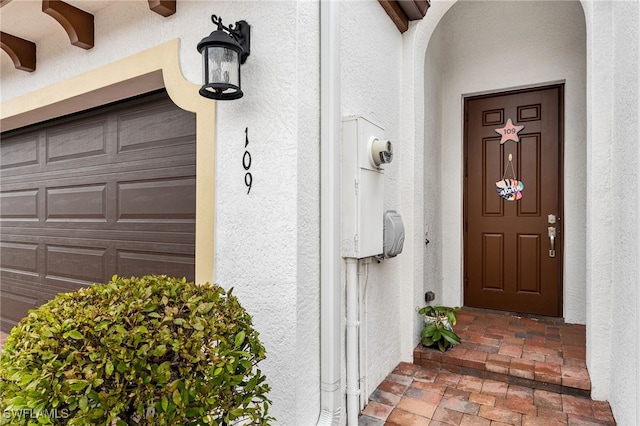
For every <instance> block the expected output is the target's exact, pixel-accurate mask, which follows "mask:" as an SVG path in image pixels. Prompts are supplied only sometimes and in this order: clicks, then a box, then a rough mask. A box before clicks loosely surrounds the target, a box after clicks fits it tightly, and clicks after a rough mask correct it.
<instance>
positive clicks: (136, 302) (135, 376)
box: [0, 276, 274, 426]
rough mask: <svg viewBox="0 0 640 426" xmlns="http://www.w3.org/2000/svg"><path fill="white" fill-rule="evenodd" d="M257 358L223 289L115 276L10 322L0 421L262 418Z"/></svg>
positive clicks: (253, 421) (0, 359) (260, 421)
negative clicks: (14, 323)
mask: <svg viewBox="0 0 640 426" xmlns="http://www.w3.org/2000/svg"><path fill="white" fill-rule="evenodd" d="M264 357H265V349H264V346H263V345H262V344H261V343H260V341H259V339H258V333H257V332H256V331H255V330H254V329H253V327H252V321H251V316H250V315H249V314H248V313H247V312H246V311H245V310H244V308H243V307H242V306H241V305H240V304H239V302H238V300H237V299H236V297H235V296H233V295H232V291H229V292H226V291H225V290H224V289H222V288H220V287H219V286H216V285H211V284H204V285H196V284H194V283H192V282H187V281H186V280H185V279H175V278H168V277H166V276H145V277H142V278H131V279H125V278H121V277H118V276H114V277H113V278H112V280H111V282H109V283H107V284H100V285H93V286H91V287H88V288H83V289H80V290H78V291H75V292H71V293H65V294H60V295H58V296H57V297H55V298H54V299H53V300H51V301H50V302H48V303H46V304H44V305H42V306H40V307H39V308H38V309H35V310H32V311H30V312H29V314H28V316H27V317H25V318H24V319H23V320H22V321H21V322H20V323H19V324H18V325H17V326H16V327H14V328H13V330H12V331H11V333H10V335H9V337H8V338H7V341H6V345H5V348H4V351H3V352H2V355H1V356H0V411H2V412H3V413H2V414H0V416H1V417H2V418H1V419H0V424H12V425H36V424H38V425H40V424H42V425H45V424H50V425H58V424H68V425H109V426H111V425H117V426H126V425H178V424H180V425H218V426H223V425H231V424H243V425H245V424H247V425H268V424H269V423H270V421H272V420H274V419H273V418H272V417H269V415H268V410H269V406H270V404H271V401H270V400H269V399H268V397H267V393H268V392H269V390H270V388H269V386H268V384H267V383H266V377H265V376H264V375H263V374H262V372H261V371H260V370H259V369H258V368H257V366H256V364H257V363H258V362H259V361H261V360H262V359H264Z"/></svg>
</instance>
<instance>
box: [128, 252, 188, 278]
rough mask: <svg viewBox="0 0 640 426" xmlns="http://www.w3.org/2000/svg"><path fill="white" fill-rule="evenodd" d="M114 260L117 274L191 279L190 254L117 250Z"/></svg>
mask: <svg viewBox="0 0 640 426" xmlns="http://www.w3.org/2000/svg"><path fill="white" fill-rule="evenodd" d="M116 261H117V266H116V269H117V274H118V275H120V276H123V277H129V276H143V275H148V274H164V275H169V276H174V277H178V278H182V277H186V278H187V279H189V280H193V270H194V268H195V263H194V258H193V256H192V255H185V254H182V255H181V254H177V253H173V254H172V253H163V252H156V253H153V252H143V251H128V250H118V252H117V257H116Z"/></svg>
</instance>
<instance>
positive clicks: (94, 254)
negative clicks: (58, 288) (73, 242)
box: [45, 245, 107, 283]
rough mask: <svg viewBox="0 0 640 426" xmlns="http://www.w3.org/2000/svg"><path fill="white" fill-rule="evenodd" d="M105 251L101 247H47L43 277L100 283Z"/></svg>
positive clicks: (103, 273)
mask: <svg viewBox="0 0 640 426" xmlns="http://www.w3.org/2000/svg"><path fill="white" fill-rule="evenodd" d="M106 251H107V250H106V248H103V247H78V246H56V245H47V246H46V247H45V277H46V278H47V279H63V280H64V279H71V280H81V281H84V282H86V283H96V282H101V281H102V280H103V278H104V276H105V263H106Z"/></svg>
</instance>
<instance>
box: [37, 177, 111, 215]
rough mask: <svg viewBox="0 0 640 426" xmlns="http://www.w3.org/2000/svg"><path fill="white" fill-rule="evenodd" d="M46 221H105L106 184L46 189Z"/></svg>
mask: <svg viewBox="0 0 640 426" xmlns="http://www.w3.org/2000/svg"><path fill="white" fill-rule="evenodd" d="M46 200H47V201H46V213H45V217H46V220H47V221H67V222H75V221H94V222H106V221H107V184H106V183H99V184H87V185H78V186H71V187H61V188H47V197H46Z"/></svg>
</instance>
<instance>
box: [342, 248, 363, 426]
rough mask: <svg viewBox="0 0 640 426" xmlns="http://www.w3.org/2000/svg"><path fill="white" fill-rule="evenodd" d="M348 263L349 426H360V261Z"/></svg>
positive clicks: (349, 260) (353, 259) (348, 261)
mask: <svg viewBox="0 0 640 426" xmlns="http://www.w3.org/2000/svg"><path fill="white" fill-rule="evenodd" d="M345 260H346V262H347V344H346V346H347V425H348V426H357V425H358V413H360V390H359V389H358V376H359V373H360V372H359V371H358V358H359V354H358V259H355V258H352V257H348V258H346V259H345Z"/></svg>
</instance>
